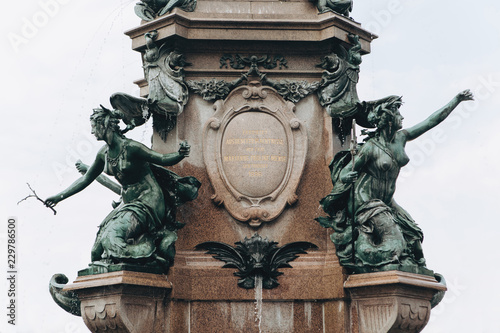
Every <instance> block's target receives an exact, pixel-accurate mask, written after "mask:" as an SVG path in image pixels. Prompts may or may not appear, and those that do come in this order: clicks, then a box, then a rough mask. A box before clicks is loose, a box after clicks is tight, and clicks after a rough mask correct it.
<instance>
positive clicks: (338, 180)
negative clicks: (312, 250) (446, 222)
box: [317, 90, 473, 275]
mask: <svg viewBox="0 0 500 333" xmlns="http://www.w3.org/2000/svg"><path fill="white" fill-rule="evenodd" d="M467 100H473V96H472V93H471V92H470V91H469V90H465V91H463V92H461V93H459V94H458V95H457V96H455V97H454V98H453V99H452V100H451V101H450V102H449V103H448V104H447V105H445V106H444V107H443V108H441V109H440V110H438V111H436V112H435V113H433V114H432V115H431V116H430V117H429V118H427V119H426V120H424V121H423V122H421V123H419V124H417V125H415V126H413V127H411V128H408V129H402V121H403V117H402V116H401V114H400V113H399V107H400V106H401V104H402V102H401V97H398V96H389V97H387V98H385V99H383V101H384V102H383V103H380V104H378V105H377V106H376V107H375V108H374V109H373V110H372V111H371V112H370V113H369V114H368V117H367V120H368V121H369V122H370V123H371V124H372V125H373V127H375V130H374V131H371V132H364V134H367V135H368V137H367V139H365V141H366V142H365V143H364V144H362V145H361V147H360V148H359V151H358V153H357V154H353V153H350V152H349V151H342V152H339V153H338V154H337V155H336V156H335V158H334V160H333V161H332V163H331V165H330V168H331V177H332V181H333V190H332V192H331V193H330V194H329V195H327V196H326V197H325V198H323V199H322V200H321V206H322V207H323V210H324V211H325V212H326V213H327V214H328V215H329V216H328V217H320V218H318V219H317V220H318V221H319V222H320V223H321V225H322V226H323V227H329V228H333V229H334V231H335V232H334V233H333V234H332V235H331V239H332V241H333V242H334V243H335V246H336V250H337V256H338V257H339V261H340V263H341V264H342V265H343V266H345V267H347V268H348V270H349V271H350V272H351V273H364V272H372V271H384V270H393V269H398V270H404V271H409V272H414V273H421V274H429V275H432V272H431V271H430V270H427V269H426V267H425V259H424V255H423V253H422V246H421V243H422V240H423V233H422V230H421V229H420V228H419V227H418V225H417V224H416V223H415V221H414V220H413V219H412V218H411V216H410V215H409V214H408V213H407V212H406V211H405V210H404V209H403V208H401V207H400V206H399V205H398V204H397V203H396V202H395V201H394V197H393V196H394V192H395V190H396V179H397V177H398V175H399V171H400V169H401V168H402V167H403V166H405V165H406V164H407V163H408V162H409V158H408V156H407V155H406V153H405V145H406V143H407V142H408V141H412V140H414V139H416V138H418V137H419V136H420V135H422V134H424V133H425V132H427V131H428V130H430V129H431V128H433V127H435V126H437V125H438V124H439V123H441V122H442V121H443V120H444V119H446V117H447V116H448V115H449V114H450V113H451V112H452V111H453V110H454V109H455V108H456V107H457V105H458V104H459V103H460V102H462V101H467Z"/></svg>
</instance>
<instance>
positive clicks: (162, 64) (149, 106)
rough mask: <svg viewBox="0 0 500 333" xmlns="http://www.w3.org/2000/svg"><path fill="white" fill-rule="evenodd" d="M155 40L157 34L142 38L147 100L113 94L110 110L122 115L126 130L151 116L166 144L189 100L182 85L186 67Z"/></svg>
mask: <svg viewBox="0 0 500 333" xmlns="http://www.w3.org/2000/svg"><path fill="white" fill-rule="evenodd" d="M157 37H158V32H157V31H156V30H153V31H150V32H147V33H146V34H145V35H144V38H145V40H146V50H145V52H144V57H143V59H144V76H145V78H146V80H147V81H148V87H149V94H148V98H141V97H134V96H131V95H128V94H125V93H115V94H113V95H112V96H111V98H110V102H111V105H112V106H113V108H115V109H118V110H120V111H121V112H122V114H123V115H124V119H123V120H124V122H125V123H126V124H127V125H128V127H127V128H128V129H130V128H134V127H135V126H139V125H142V124H144V122H145V121H146V120H147V119H148V118H149V117H150V116H151V115H152V116H153V128H154V129H155V131H156V132H157V133H158V134H159V136H160V137H161V138H162V139H163V141H166V140H167V134H168V133H169V132H170V131H171V130H172V129H173V128H174V127H175V125H176V124H177V116H178V115H179V114H181V113H182V111H183V110H184V106H185V105H186V103H187V102H188V99H189V91H188V87H187V85H186V83H185V82H184V66H187V65H189V64H188V63H187V62H186V61H185V59H184V56H183V55H182V54H181V53H179V52H177V51H176V50H171V49H169V48H168V46H167V45H166V44H162V45H160V46H158V45H157V44H156V42H155V41H156V39H157Z"/></svg>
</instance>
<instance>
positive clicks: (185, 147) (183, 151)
mask: <svg viewBox="0 0 500 333" xmlns="http://www.w3.org/2000/svg"><path fill="white" fill-rule="evenodd" d="M190 151H191V146H190V145H189V144H188V143H187V141H182V142H181V143H180V147H179V155H181V156H182V157H188V156H189V152H190Z"/></svg>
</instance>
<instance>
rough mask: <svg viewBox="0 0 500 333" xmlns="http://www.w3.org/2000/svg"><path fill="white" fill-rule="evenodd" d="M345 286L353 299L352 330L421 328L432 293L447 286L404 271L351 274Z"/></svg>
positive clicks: (380, 332)
mask: <svg viewBox="0 0 500 333" xmlns="http://www.w3.org/2000/svg"><path fill="white" fill-rule="evenodd" d="M344 287H345V288H346V289H347V290H348V291H349V294H350V296H351V299H352V302H351V306H350V309H349V314H350V318H351V323H350V325H351V327H350V331H349V332H351V333H386V332H391V333H396V332H401V333H403V332H420V331H422V330H423V329H424V327H425V325H426V324H427V322H428V321H429V317H430V315H431V299H432V297H433V296H434V295H435V294H436V293H437V292H439V291H444V290H446V287H445V286H444V285H443V284H440V283H438V282H437V281H436V280H435V279H434V278H433V277H430V276H426V275H418V274H412V273H406V272H401V271H388V272H378V273H368V274H356V275H350V276H349V278H348V279H347V281H346V282H345V284H344Z"/></svg>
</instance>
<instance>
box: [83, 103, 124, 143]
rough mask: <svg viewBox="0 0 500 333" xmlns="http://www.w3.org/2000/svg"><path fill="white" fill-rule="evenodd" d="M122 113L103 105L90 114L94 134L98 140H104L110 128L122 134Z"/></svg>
mask: <svg viewBox="0 0 500 333" xmlns="http://www.w3.org/2000/svg"><path fill="white" fill-rule="evenodd" d="M121 118H122V116H121V113H120V112H119V111H116V110H109V109H107V108H105V107H104V106H102V105H101V107H100V108H96V109H94V112H93V113H92V115H91V116H90V125H91V126H92V134H94V135H95V136H96V138H97V140H104V137H105V135H106V133H107V131H108V130H111V131H113V132H116V133H118V134H121V131H120V126H119V123H120V119H121Z"/></svg>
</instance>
